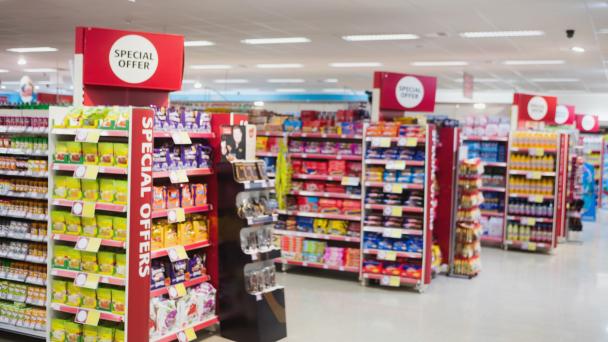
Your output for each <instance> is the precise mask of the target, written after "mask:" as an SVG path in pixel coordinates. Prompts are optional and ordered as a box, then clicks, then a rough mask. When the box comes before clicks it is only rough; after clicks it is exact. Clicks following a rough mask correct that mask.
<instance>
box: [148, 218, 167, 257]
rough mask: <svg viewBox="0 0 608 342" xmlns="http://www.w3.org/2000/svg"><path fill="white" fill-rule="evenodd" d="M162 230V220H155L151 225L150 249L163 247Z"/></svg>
mask: <svg viewBox="0 0 608 342" xmlns="http://www.w3.org/2000/svg"><path fill="white" fill-rule="evenodd" d="M163 230H164V225H163V224H162V222H160V220H157V221H156V222H154V224H153V225H152V233H151V234H152V235H151V240H152V247H151V248H152V250H157V249H161V248H164V247H165V241H164V232H163Z"/></svg>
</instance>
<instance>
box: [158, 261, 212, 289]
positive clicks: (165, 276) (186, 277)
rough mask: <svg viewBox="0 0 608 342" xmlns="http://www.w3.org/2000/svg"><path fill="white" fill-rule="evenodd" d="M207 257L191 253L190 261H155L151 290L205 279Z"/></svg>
mask: <svg viewBox="0 0 608 342" xmlns="http://www.w3.org/2000/svg"><path fill="white" fill-rule="evenodd" d="M205 261H206V255H205V254H203V253H196V252H195V253H190V256H189V257H188V259H184V260H177V261H174V262H171V261H170V260H154V261H153V262H152V267H151V272H150V288H151V289H152V290H154V289H158V288H163V287H166V286H169V285H175V284H179V283H184V282H186V281H190V280H195V279H203V278H202V277H203V276H204V275H206V274H207V268H206V266H205Z"/></svg>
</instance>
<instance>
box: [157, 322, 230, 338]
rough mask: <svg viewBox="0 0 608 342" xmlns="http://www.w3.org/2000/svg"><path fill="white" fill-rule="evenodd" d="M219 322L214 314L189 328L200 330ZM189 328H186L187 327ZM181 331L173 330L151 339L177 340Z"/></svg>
mask: <svg viewBox="0 0 608 342" xmlns="http://www.w3.org/2000/svg"><path fill="white" fill-rule="evenodd" d="M217 323H219V319H218V317H217V316H213V317H211V318H209V319H207V320H205V321H202V322H200V323H197V324H194V325H191V326H190V327H187V328H192V329H193V330H194V331H200V330H203V329H205V328H208V327H210V326H212V325H214V324H217ZM187 328H185V329H187ZM180 331H183V330H180ZM180 331H176V332H173V333H170V334H168V335H164V336H162V337H158V338H151V339H150V341H152V342H171V341H175V340H177V334H178V333H179V332H180Z"/></svg>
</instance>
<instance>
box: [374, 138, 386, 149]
mask: <svg viewBox="0 0 608 342" xmlns="http://www.w3.org/2000/svg"><path fill="white" fill-rule="evenodd" d="M390 146H391V138H384V137H373V138H372V147H390Z"/></svg>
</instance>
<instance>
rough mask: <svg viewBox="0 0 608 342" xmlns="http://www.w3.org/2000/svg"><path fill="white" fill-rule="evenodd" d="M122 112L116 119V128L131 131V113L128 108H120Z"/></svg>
mask: <svg viewBox="0 0 608 342" xmlns="http://www.w3.org/2000/svg"><path fill="white" fill-rule="evenodd" d="M120 109H121V110H120V112H119V113H118V119H116V123H115V125H114V128H116V129H129V112H128V111H127V109H126V108H120Z"/></svg>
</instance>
